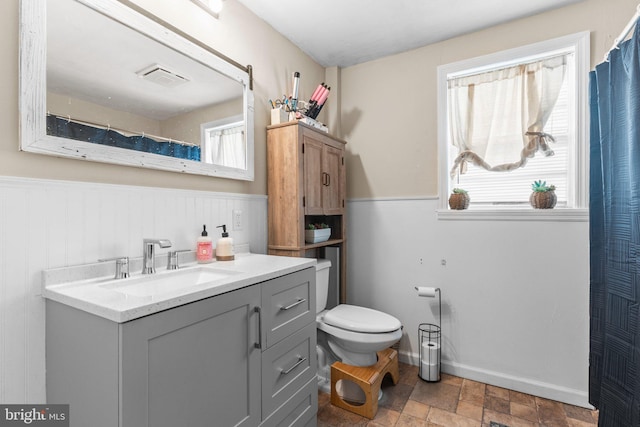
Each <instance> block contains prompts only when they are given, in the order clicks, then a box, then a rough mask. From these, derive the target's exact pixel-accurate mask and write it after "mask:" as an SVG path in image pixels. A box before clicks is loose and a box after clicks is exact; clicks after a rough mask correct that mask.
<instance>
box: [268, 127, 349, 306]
mask: <svg viewBox="0 0 640 427" xmlns="http://www.w3.org/2000/svg"><path fill="white" fill-rule="evenodd" d="M345 144H346V142H345V141H343V140H340V139H337V138H334V137H332V136H331V135H329V134H328V133H326V132H322V131H320V130H318V129H315V128H313V127H311V126H307V125H305V124H303V123H298V122H288V123H283V124H279V125H273V126H269V127H268V128H267V168H268V183H267V186H268V193H269V211H268V214H269V254H270V255H284V256H294V257H314V258H323V257H324V256H325V248H326V247H329V246H332V247H339V248H340V250H339V254H340V258H339V266H338V267H339V272H340V293H339V298H340V302H345V301H346V255H347V223H346V216H345V196H346V166H345V159H344V157H345V155H344V154H345ZM319 222H323V223H326V224H328V225H329V226H330V227H331V237H330V238H329V240H328V241H326V242H321V243H306V242H305V238H304V237H305V232H304V231H305V228H306V226H307V225H308V224H310V223H319Z"/></svg>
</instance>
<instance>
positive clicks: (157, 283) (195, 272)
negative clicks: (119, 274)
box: [100, 267, 240, 297]
mask: <svg viewBox="0 0 640 427" xmlns="http://www.w3.org/2000/svg"><path fill="white" fill-rule="evenodd" d="M236 274H240V272H239V271H229V270H217V269H214V268H209V267H195V268H189V269H184V270H173V271H167V272H163V273H157V274H149V275H143V276H139V277H135V278H130V279H120V280H114V281H112V282H110V283H105V284H103V285H100V287H101V288H103V289H109V290H113V291H116V292H120V293H123V294H125V295H131V296H137V297H152V296H155V295H160V294H166V293H173V292H179V291H181V290H184V289H187V288H191V287H194V286H199V285H204V284H211V283H212V282H217V281H223V280H225V279H228V278H230V277H232V276H234V275H236Z"/></svg>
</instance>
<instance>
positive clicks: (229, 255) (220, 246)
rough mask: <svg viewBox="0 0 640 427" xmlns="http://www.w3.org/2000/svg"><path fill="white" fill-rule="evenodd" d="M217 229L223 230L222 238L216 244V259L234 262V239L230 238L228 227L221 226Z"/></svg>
mask: <svg viewBox="0 0 640 427" xmlns="http://www.w3.org/2000/svg"><path fill="white" fill-rule="evenodd" d="M216 228H222V237H221V238H219V239H218V243H217V244H216V259H217V260H218V261H233V260H234V259H235V255H234V254H233V239H232V238H231V237H229V233H227V226H226V224H225V225H219V226H217V227H216Z"/></svg>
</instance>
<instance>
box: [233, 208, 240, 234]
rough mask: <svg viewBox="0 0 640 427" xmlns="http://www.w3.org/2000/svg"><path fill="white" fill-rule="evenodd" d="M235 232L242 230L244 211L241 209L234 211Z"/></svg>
mask: <svg viewBox="0 0 640 427" xmlns="http://www.w3.org/2000/svg"><path fill="white" fill-rule="evenodd" d="M233 230H234V231H240V230H242V211H241V210H240V209H234V210H233Z"/></svg>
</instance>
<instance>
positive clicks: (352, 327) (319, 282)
mask: <svg viewBox="0 0 640 427" xmlns="http://www.w3.org/2000/svg"><path fill="white" fill-rule="evenodd" d="M330 267H331V261H329V260H324V259H319V260H318V263H317V265H316V325H317V328H318V345H317V347H316V349H317V352H318V387H319V388H320V389H322V390H323V391H325V392H329V391H330V389H331V365H332V364H333V363H334V362H336V361H341V362H343V363H346V364H348V365H353V366H370V365H374V364H375V363H376V362H377V360H378V357H377V354H376V353H377V352H378V351H380V350H384V349H385V348H387V347H389V346H391V345H393V344H394V343H396V342H397V341H398V340H400V338H401V337H402V324H401V323H400V321H399V320H398V319H396V318H395V317H393V316H391V315H389V314H386V313H383V312H381V311H377V310H372V309H369V308H365V307H358V306H355V305H349V304H341V305H338V306H337V307H335V308H332V309H330V310H325V308H326V306H327V295H328V291H329V269H330ZM356 388H357V391H361V390H360V388H359V387H357V386H356ZM357 391H355V393H356V394H357ZM345 394H353V393H351V392H349V391H347V390H345ZM341 395H342V393H341ZM343 397H344V396H343ZM347 397H350V400H353V401H358V400H360V398H359V396H347Z"/></svg>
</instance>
